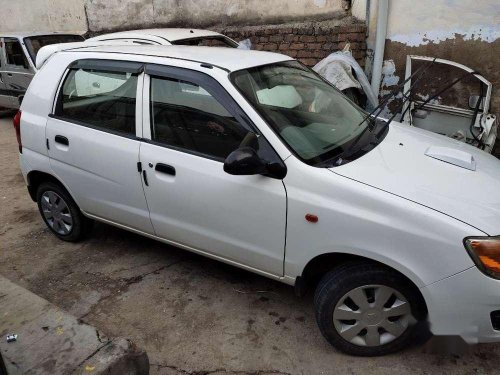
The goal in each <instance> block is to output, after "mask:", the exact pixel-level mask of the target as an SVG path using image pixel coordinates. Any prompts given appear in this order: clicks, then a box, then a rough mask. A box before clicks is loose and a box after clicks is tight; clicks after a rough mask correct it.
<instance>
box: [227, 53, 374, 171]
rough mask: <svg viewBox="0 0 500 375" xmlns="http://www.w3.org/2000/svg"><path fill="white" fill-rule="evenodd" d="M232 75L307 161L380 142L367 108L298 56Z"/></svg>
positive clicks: (332, 158) (319, 160)
mask: <svg viewBox="0 0 500 375" xmlns="http://www.w3.org/2000/svg"><path fill="white" fill-rule="evenodd" d="M231 79H232V81H233V83H234V84H235V86H236V87H237V88H238V89H239V90H240V92H241V93H242V94H243V95H244V96H245V97H246V98H247V100H249V101H250V102H251V104H252V105H253V106H254V108H255V109H256V110H257V111H258V112H259V113H260V114H261V115H262V116H263V117H264V118H265V119H266V121H267V122H268V123H269V125H270V126H271V127H272V128H273V130H274V131H275V132H276V133H277V134H278V135H279V136H280V137H281V138H282V139H283V141H284V142H285V143H286V144H287V145H288V147H289V148H290V149H291V150H292V151H293V152H294V153H295V154H296V155H297V156H298V157H299V158H300V159H301V160H303V161H304V162H306V163H308V164H311V165H317V166H320V165H325V163H326V164H327V165H328V162H330V165H339V164H342V163H343V162H345V159H347V158H349V159H350V160H351V161H352V160H353V159H354V158H353V155H356V157H359V156H360V155H362V154H364V153H366V152H367V151H369V149H372V148H373V147H374V146H375V145H376V142H375V141H374V140H373V138H374V137H373V134H372V132H365V130H366V127H367V126H368V125H369V123H368V122H369V121H365V119H366V116H367V114H366V113H365V112H364V111H363V110H362V109H361V108H359V107H357V106H356V105H355V104H354V103H352V102H351V101H350V100H349V99H347V97H345V96H344V95H343V94H342V93H340V92H339V91H338V90H337V89H335V88H334V87H333V86H331V85H330V84H328V83H327V82H325V81H324V80H323V79H321V78H320V77H319V76H318V75H316V74H315V73H314V72H312V71H311V70H309V69H308V68H306V67H305V66H303V65H302V64H300V63H299V62H297V61H290V62H284V63H278V64H272V65H265V66H260V67H256V68H251V69H246V70H242V71H238V72H235V73H233V74H232V75H231ZM377 144H378V143H377ZM367 146H371V147H367ZM361 149H363V150H364V151H365V152H364V153H363V152H360V150H361ZM354 151H356V153H355V152H354ZM347 154H349V155H347ZM339 160H343V162H338V161H339ZM335 161H337V163H335Z"/></svg>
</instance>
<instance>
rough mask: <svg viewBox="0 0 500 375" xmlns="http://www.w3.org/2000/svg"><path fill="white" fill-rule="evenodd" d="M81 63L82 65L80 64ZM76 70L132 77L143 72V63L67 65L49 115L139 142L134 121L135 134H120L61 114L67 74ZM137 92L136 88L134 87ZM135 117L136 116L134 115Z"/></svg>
mask: <svg viewBox="0 0 500 375" xmlns="http://www.w3.org/2000/svg"><path fill="white" fill-rule="evenodd" d="M80 61H82V63H80ZM77 69H85V70H98V71H100V72H109V73H132V75H139V74H140V73H142V72H143V71H144V63H141V62H136V61H123V60H109V59H102V60H101V59H79V60H75V61H73V62H72V63H70V64H69V65H68V67H67V68H66V70H65V72H64V74H63V75H62V77H61V80H60V82H59V88H58V91H57V96H56V102H55V105H54V108H53V111H52V112H51V113H49V117H50V118H53V119H56V120H60V121H65V122H69V123H71V124H74V125H79V126H84V127H87V128H90V129H94V130H98V131H101V132H103V133H108V134H113V135H116V136H120V137H124V138H129V139H134V140H139V141H140V140H141V138H139V137H137V121H134V123H135V132H134V134H129V133H125V132H120V131H116V130H112V129H109V128H105V127H103V126H98V125H95V124H90V123H88V122H85V121H79V120H75V119H73V118H70V117H67V116H64V115H63V114H61V111H62V93H63V88H64V83H65V82H66V80H67V79H68V76H69V73H70V72H71V71H72V70H77ZM136 90H137V87H136ZM137 100H138V98H137V96H136V98H135V105H136V106H137ZM136 116H137V114H136Z"/></svg>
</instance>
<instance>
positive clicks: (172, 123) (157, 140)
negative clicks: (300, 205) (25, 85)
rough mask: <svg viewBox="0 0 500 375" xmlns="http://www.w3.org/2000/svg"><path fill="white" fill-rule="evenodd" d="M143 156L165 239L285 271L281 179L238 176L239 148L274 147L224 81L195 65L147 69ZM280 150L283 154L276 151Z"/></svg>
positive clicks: (262, 150) (155, 217) (264, 151)
mask: <svg viewBox="0 0 500 375" xmlns="http://www.w3.org/2000/svg"><path fill="white" fill-rule="evenodd" d="M146 72H147V73H149V74H148V75H146V77H145V102H144V103H145V104H144V109H145V121H144V138H147V139H149V140H146V141H145V142H144V143H143V144H142V145H141V152H140V159H141V163H142V167H143V168H144V172H143V173H144V178H145V182H147V186H145V192H146V196H147V201H148V205H149V207H150V212H151V220H152V222H153V225H154V229H155V231H156V234H157V235H158V236H159V237H162V238H164V239H167V240H170V241H173V242H175V243H177V244H181V245H184V246H186V247H189V248H191V249H192V250H195V251H199V252H203V253H204V254H207V255H212V256H215V257H217V258H219V259H222V260H225V261H229V262H230V263H233V264H237V265H240V266H245V267H250V268H253V269H254V270H258V271H261V272H265V273H268V274H272V275H278V276H281V275H283V259H284V250H285V229H286V191H285V187H284V185H283V182H282V181H281V180H277V179H273V178H270V177H265V176H261V175H256V176H233V175H229V174H227V173H226V172H224V170H223V163H224V159H225V158H226V157H227V156H228V155H229V154H230V153H231V152H232V151H234V150H236V149H237V148H238V147H242V146H249V147H254V148H255V149H256V150H257V152H258V153H259V154H260V155H261V156H262V157H263V158H266V155H267V156H270V155H271V154H272V153H273V152H274V150H272V148H271V147H270V145H269V144H268V143H267V141H266V140H265V139H264V137H263V136H261V135H258V134H257V135H256V134H255V132H257V130H256V129H255V128H254V127H253V126H252V124H251V123H250V122H249V120H248V119H247V118H246V117H245V114H244V113H243V112H242V111H241V109H239V107H238V106H237V104H236V103H235V102H234V101H233V100H232V98H231V97H230V96H229V94H227V92H225V90H224V89H223V88H222V86H221V85H220V84H218V83H217V81H215V79H213V78H211V77H210V76H208V75H206V74H202V73H200V72H196V71H193V70H188V69H181V68H174V67H166V66H146ZM272 155H275V154H272Z"/></svg>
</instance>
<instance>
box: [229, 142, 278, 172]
mask: <svg viewBox="0 0 500 375" xmlns="http://www.w3.org/2000/svg"><path fill="white" fill-rule="evenodd" d="M224 171H225V172H226V173H229V174H232V175H236V176H249V175H256V174H262V175H266V176H269V177H272V178H277V179H283V178H284V177H285V176H286V167H285V166H283V165H281V164H279V163H266V162H265V161H264V160H262V159H261V158H260V157H259V155H257V152H256V151H255V150H254V149H253V148H251V147H241V148H239V149H237V150H235V151H233V152H231V153H230V154H229V156H228V157H227V158H226V160H225V161H224Z"/></svg>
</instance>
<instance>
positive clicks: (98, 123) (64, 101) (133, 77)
mask: <svg viewBox="0 0 500 375" xmlns="http://www.w3.org/2000/svg"><path fill="white" fill-rule="evenodd" d="M136 94H137V74H133V73H125V72H108V71H102V70H94V69H71V70H70V71H69V73H68V75H67V77H66V79H65V81H64V84H63V88H62V93H61V97H60V99H59V100H60V103H59V108H58V110H57V113H56V114H57V115H59V116H62V117H63V118H65V119H68V120H75V121H77V122H82V123H84V124H88V125H90V126H95V127H97V128H99V129H102V130H105V131H110V132H117V133H120V134H125V135H132V136H133V135H135V106H136Z"/></svg>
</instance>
